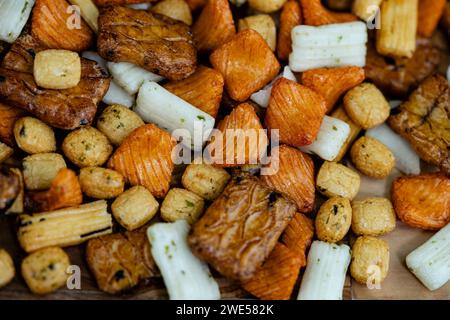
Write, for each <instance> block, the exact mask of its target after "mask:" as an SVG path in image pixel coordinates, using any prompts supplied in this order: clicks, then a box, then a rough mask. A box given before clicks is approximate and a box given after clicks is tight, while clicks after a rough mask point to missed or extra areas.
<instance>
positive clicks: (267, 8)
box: [248, 0, 286, 13]
mask: <svg viewBox="0 0 450 320" xmlns="http://www.w3.org/2000/svg"><path fill="white" fill-rule="evenodd" d="M285 2H286V0H270V1H269V0H248V4H249V6H250V8H252V9H254V10H256V11H259V12H264V13H271V12H275V11H278V10H280V9H281V7H282V6H283V5H284V3H285Z"/></svg>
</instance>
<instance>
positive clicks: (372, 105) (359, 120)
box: [344, 83, 391, 130]
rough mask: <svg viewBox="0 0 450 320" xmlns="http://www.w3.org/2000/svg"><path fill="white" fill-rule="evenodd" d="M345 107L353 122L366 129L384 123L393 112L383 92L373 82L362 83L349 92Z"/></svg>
mask: <svg viewBox="0 0 450 320" xmlns="http://www.w3.org/2000/svg"><path fill="white" fill-rule="evenodd" d="M344 107H345V111H346V112H347V114H348V116H349V117H350V118H351V119H352V120H353V122H355V123H356V124H357V125H359V126H360V127H361V128H363V129H366V130H367V129H370V128H373V127H376V126H378V125H380V124H382V123H384V122H385V121H386V120H387V118H388V117H389V115H390V112H391V107H390V105H389V103H388V102H387V100H386V98H385V97H384V95H383V93H382V92H381V91H380V90H378V88H377V87H376V86H375V85H373V84H372V83H362V84H360V85H358V86H357V87H354V88H353V89H351V90H350V91H349V92H347V94H346V95H345V97H344Z"/></svg>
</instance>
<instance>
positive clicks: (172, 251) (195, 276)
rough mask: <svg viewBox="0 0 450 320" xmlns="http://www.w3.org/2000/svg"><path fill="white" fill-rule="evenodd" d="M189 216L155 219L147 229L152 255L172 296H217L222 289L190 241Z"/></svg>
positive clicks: (176, 298)
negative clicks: (166, 221)
mask: <svg viewBox="0 0 450 320" xmlns="http://www.w3.org/2000/svg"><path fill="white" fill-rule="evenodd" d="M188 233H189V224H188V223H187V222H186V220H178V221H176V222H173V223H156V224H154V225H152V226H150V227H149V228H148V229H147V236H148V239H149V241H150V244H151V248H152V249H151V251H152V256H153V258H154V259H155V262H156V264H157V265H158V268H159V270H160V271H161V274H162V276H163V279H164V283H165V285H166V288H167V291H168V292H169V297H170V299H171V300H218V299H220V291H219V286H218V284H217V282H216V281H215V280H214V278H213V277H212V275H211V273H210V272H209V268H208V265H207V264H206V263H204V262H202V261H201V260H199V259H198V258H197V257H196V256H194V255H193V254H192V252H191V249H190V248H189V245H188V243H187V237H188Z"/></svg>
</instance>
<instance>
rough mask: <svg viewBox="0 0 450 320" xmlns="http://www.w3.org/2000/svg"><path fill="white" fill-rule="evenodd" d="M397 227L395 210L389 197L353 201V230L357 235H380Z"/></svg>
mask: <svg viewBox="0 0 450 320" xmlns="http://www.w3.org/2000/svg"><path fill="white" fill-rule="evenodd" d="M394 229H395V212H394V208H393V207H392V203H391V201H390V200H389V199H387V198H367V199H364V200H354V201H353V202H352V230H353V232H354V233H355V234H357V235H366V236H379V235H382V234H386V233H389V232H391V231H392V230H394Z"/></svg>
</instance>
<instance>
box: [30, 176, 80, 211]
mask: <svg viewBox="0 0 450 320" xmlns="http://www.w3.org/2000/svg"><path fill="white" fill-rule="evenodd" d="M82 202H83V194H82V193H81V187H80V182H79V181H78V177H77V175H76V174H75V172H73V171H72V170H70V169H61V170H60V171H59V172H58V174H57V175H56V177H55V179H53V181H52V186H51V187H50V189H49V190H46V191H39V192H28V193H27V194H26V196H25V207H26V208H27V210H28V211H29V212H45V211H52V210H56V209H62V208H68V207H75V206H77V205H80V204H81V203H82Z"/></svg>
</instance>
